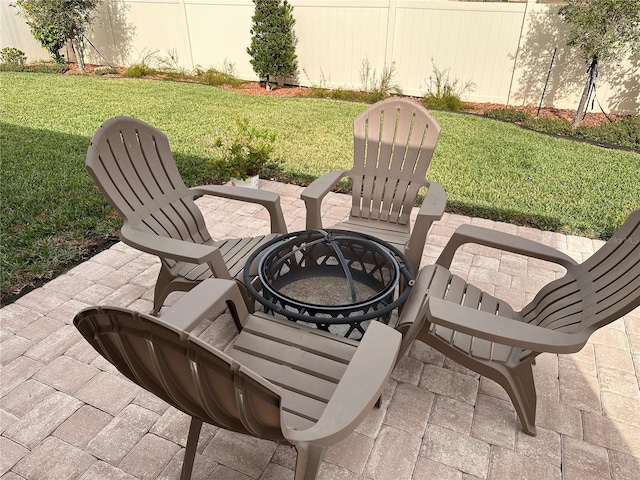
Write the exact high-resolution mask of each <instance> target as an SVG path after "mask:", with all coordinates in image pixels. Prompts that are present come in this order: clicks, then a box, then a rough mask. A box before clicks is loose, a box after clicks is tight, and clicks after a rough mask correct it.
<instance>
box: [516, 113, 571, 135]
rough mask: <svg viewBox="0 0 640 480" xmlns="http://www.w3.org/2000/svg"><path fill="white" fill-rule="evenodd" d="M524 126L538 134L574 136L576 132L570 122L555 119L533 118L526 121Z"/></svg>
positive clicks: (523, 123)
mask: <svg viewBox="0 0 640 480" xmlns="http://www.w3.org/2000/svg"><path fill="white" fill-rule="evenodd" d="M522 126H523V127H526V128H530V129H531V130H535V131H536V132H543V133H551V134H554V135H565V136H569V137H570V136H573V134H574V130H573V127H572V126H571V124H570V123H569V122H567V121H566V120H562V119H560V118H554V117H532V116H529V118H527V119H525V120H524V121H523V122H522Z"/></svg>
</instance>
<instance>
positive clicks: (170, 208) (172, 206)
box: [86, 117, 211, 243]
mask: <svg viewBox="0 0 640 480" xmlns="http://www.w3.org/2000/svg"><path fill="white" fill-rule="evenodd" d="M86 167H87V170H88V171H89V173H90V174H91V176H92V178H93V180H94V181H95V183H96V184H97V185H98V187H99V188H100V190H101V191H102V193H103V194H104V196H105V197H106V198H107V200H109V202H110V203H111V205H112V206H113V207H114V208H115V209H116V210H117V211H118V213H120V215H121V216H122V217H123V218H124V219H125V222H127V223H129V224H130V225H132V226H133V227H134V228H138V229H140V230H143V231H149V232H152V233H155V234H157V235H161V236H166V237H171V238H175V239H180V240H190V241H193V242H196V243H205V242H209V241H211V237H210V235H209V232H208V231H207V229H206V226H205V222H204V218H203V217H202V213H201V212H200V210H199V209H198V208H197V206H196V205H195V203H194V202H193V198H192V195H191V193H190V192H189V189H188V188H187V187H186V185H185V184H184V181H183V180H182V177H181V176H180V172H179V171H178V168H177V166H176V164H175V161H174V159H173V155H172V154H171V149H170V146H169V141H168V139H167V137H166V135H164V134H163V133H162V132H161V131H160V130H157V129H156V128H154V127H152V126H151V125H148V124H146V123H144V122H142V121H141V120H137V119H134V118H130V117H116V118H112V119H110V120H107V121H106V122H105V123H104V124H103V125H102V126H101V127H100V129H99V130H98V131H97V132H96V134H95V135H94V136H93V139H92V141H91V146H90V147H89V151H88V152H87V160H86Z"/></svg>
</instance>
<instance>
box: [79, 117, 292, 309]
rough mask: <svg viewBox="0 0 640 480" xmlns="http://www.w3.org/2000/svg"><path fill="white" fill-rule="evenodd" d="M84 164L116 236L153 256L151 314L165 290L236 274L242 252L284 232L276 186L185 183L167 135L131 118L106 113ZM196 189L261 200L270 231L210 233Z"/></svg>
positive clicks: (245, 255) (184, 288)
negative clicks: (112, 212)
mask: <svg viewBox="0 0 640 480" xmlns="http://www.w3.org/2000/svg"><path fill="white" fill-rule="evenodd" d="M86 167H87V170H88V171H89V174H90V175H91V177H92V178H93V180H94V182H95V183H96V185H97V186H98V187H99V188H100V190H101V191H102V193H103V194H104V196H105V197H106V198H107V200H108V201H109V202H110V203H111V205H112V206H113V208H115V209H116V210H117V211H118V213H119V214H120V215H121V216H122V217H123V219H124V225H123V227H122V229H121V230H120V237H121V239H122V241H123V242H124V243H126V244H127V245H130V246H132V247H134V248H137V249H139V250H142V251H144V252H147V253H151V254H154V255H158V256H159V257H160V260H161V263H162V266H161V269H160V273H159V275H158V279H157V281H156V286H155V294H154V304H153V311H152V313H154V314H155V313H157V312H158V311H159V310H160V308H161V307H162V305H163V303H164V300H165V299H166V297H167V295H169V294H170V293H171V292H174V291H188V290H190V289H191V288H193V287H194V286H195V285H197V284H198V283H199V282H201V281H202V280H204V279H206V278H209V277H212V276H213V277H217V278H237V279H238V280H239V279H241V277H242V270H243V268H244V265H245V262H246V260H247V258H248V257H249V255H250V254H251V253H252V252H253V251H254V250H255V249H256V248H257V247H259V246H260V245H262V244H263V243H265V242H267V241H269V240H270V239H272V238H274V237H275V236H276V235H277V234H282V233H287V227H286V224H285V221H284V216H283V214H282V208H281V206H280V198H279V196H278V194H276V193H274V192H266V191H262V190H251V189H246V188H234V187H230V186H223V185H204V186H199V187H194V188H187V187H186V185H185V184H184V181H183V180H182V177H181V176H180V173H179V172H178V169H177V167H176V164H175V161H174V159H173V155H172V154H171V149H170V147H169V141H168V140H167V137H166V135H165V134H164V133H162V132H161V131H160V130H157V129H156V128H154V127H152V126H151V125H148V124H146V123H145V122H143V121H141V120H138V119H135V118H130V117H115V118H112V119H110V120H107V121H106V122H105V123H104V124H103V125H102V126H101V127H100V128H99V129H98V131H97V132H96V133H95V135H94V136H93V138H92V140H91V145H90V146H89V150H88V151H87V158H86ZM198 195H215V196H219V197H225V198H232V199H236V200H243V201H246V202H252V203H258V204H260V205H262V206H264V207H265V208H266V209H267V210H268V212H269V214H270V215H271V232H272V233H271V234H270V235H262V236H256V237H250V238H241V239H237V238H236V239H225V240H222V241H217V242H216V241H214V240H213V239H212V238H211V236H210V234H209V232H208V231H207V228H206V226H205V222H204V218H203V216H202V213H201V212H200V209H199V208H198V207H197V205H196V204H195V203H194V197H195V196H198ZM247 299H248V297H247Z"/></svg>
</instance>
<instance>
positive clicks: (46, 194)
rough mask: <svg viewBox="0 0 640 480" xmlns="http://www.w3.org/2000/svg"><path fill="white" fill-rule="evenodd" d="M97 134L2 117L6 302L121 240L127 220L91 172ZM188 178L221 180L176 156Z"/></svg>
mask: <svg viewBox="0 0 640 480" xmlns="http://www.w3.org/2000/svg"><path fill="white" fill-rule="evenodd" d="M90 142H91V139H90V138H89V137H86V136H82V135H72V134H66V133H60V132H54V131H51V130H41V129H33V128H27V127H22V126H19V125H13V124H9V123H4V122H0V148H1V151H2V164H1V166H0V173H1V175H2V189H0V271H1V272H2V276H1V279H0V281H1V283H0V285H1V289H0V290H1V291H0V294H1V298H0V302H1V303H2V304H3V305H6V304H8V303H12V302H13V301H15V300H17V299H18V298H19V297H20V296H22V295H24V294H25V293H27V292H29V291H31V290H32V289H34V288H36V287H38V286H41V285H42V284H44V283H46V282H47V281H49V280H51V279H52V278H54V277H55V276H57V275H59V274H60V273H62V272H65V271H67V270H68V269H69V268H71V267H73V266H75V265H77V264H78V263H81V262H83V261H85V260H87V259H88V258H90V257H91V256H93V255H94V254H96V253H98V252H100V251H102V250H104V249H105V248H108V247H110V246H111V245H113V244H114V243H115V242H117V241H118V230H119V228H120V226H121V225H122V220H121V219H120V218H119V216H118V215H117V213H116V212H115V211H114V210H113V209H112V208H111V206H110V205H109V204H108V203H107V201H106V200H105V198H104V197H103V195H102V193H101V192H100V191H99V189H98V188H97V187H96V186H95V185H94V183H93V181H92V179H91V177H90V176H89V175H88V173H87V172H86V170H85V167H84V161H85V156H86V152H87V148H88V147H89V144H90ZM176 163H177V164H178V167H179V169H180V170H181V172H182V174H183V176H184V178H185V183H187V185H194V184H196V183H198V182H200V181H202V180H203V179H205V178H215V175H212V174H211V172H209V171H207V164H206V160H204V159H202V158H198V157H195V156H189V155H176Z"/></svg>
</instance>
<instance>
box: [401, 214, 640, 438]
mask: <svg viewBox="0 0 640 480" xmlns="http://www.w3.org/2000/svg"><path fill="white" fill-rule="evenodd" d="M465 243H477V244H481V245H486V246H489V247H494V248H498V249H501V250H504V251H508V252H513V253H518V254H521V255H526V256H529V257H533V258H538V259H542V260H546V261H549V262H555V263H557V264H559V265H561V266H563V267H564V268H565V269H566V270H567V272H566V274H565V275H564V276H563V277H562V278H559V279H557V280H554V281H552V282H550V283H549V284H547V285H545V286H544V287H543V288H542V289H541V290H540V292H539V293H538V294H537V295H536V296H535V298H534V299H533V300H532V301H531V302H530V303H529V304H528V305H527V306H526V307H525V308H523V309H522V311H520V312H516V311H514V310H513V309H512V308H511V307H510V306H509V305H508V304H507V303H505V302H504V301H503V300H500V299H498V298H495V297H494V296H492V295H489V294H487V293H485V292H483V291H482V290H480V289H479V288H477V287H474V286H473V285H470V284H468V283H466V282H465V281H464V280H463V279H462V278H460V277H458V276H456V275H453V274H452V273H451V272H449V270H448V268H449V266H450V265H451V261H452V259H453V257H454V254H455V252H456V250H457V248H458V247H460V246H461V245H463V244H465ZM638 306H640V209H638V210H635V211H634V212H632V213H631V215H630V216H629V218H628V219H627V221H626V222H625V223H624V224H623V225H622V226H621V227H620V229H619V230H618V231H617V232H616V233H615V234H614V235H613V237H612V238H611V239H610V240H609V241H608V242H607V243H606V244H605V245H604V246H603V247H602V248H600V249H599V250H598V251H597V252H595V253H594V254H593V255H592V256H591V257H589V258H588V259H587V260H586V261H584V262H583V263H581V264H578V263H576V262H575V261H574V260H573V259H572V258H570V257H569V256H567V255H565V254H563V253H561V252H559V251H557V250H555V249H553V248H551V247H548V246H546V245H541V244H539V243H536V242H533V241H531V240H527V239H523V238H520V237H516V236H513V235H509V234H505V233H502V232H497V231H493V230H487V229H483V228H480V227H476V226H471V225H463V226H461V227H459V228H458V229H457V230H456V232H455V233H454V234H453V236H452V237H451V240H450V241H449V243H448V244H447V246H446V247H445V249H444V250H443V252H442V254H441V255H440V257H439V258H438V260H437V262H436V264H435V265H431V266H427V267H425V268H423V269H422V271H421V272H420V274H419V276H418V279H417V281H416V285H415V286H414V288H413V290H412V292H411V296H410V297H409V299H408V300H407V303H406V304H405V309H404V310H403V312H402V315H401V318H400V319H399V321H398V326H397V328H398V330H400V331H401V332H402V333H403V335H404V339H403V347H402V350H403V351H404V350H405V349H406V348H407V347H408V345H409V343H410V342H411V341H412V340H413V339H414V338H417V339H418V340H421V341H423V342H425V343H427V344H428V345H431V346H432V347H434V348H435V349H436V350H439V351H440V352H442V353H443V354H445V355H446V356H448V357H450V358H451V359H453V360H455V361H456V362H458V363H459V364H461V365H463V366H465V367H467V368H469V369H471V370H473V371H475V372H477V373H480V374H481V375H484V376H486V377H488V378H490V379H492V380H494V381H496V382H497V383H499V384H500V385H501V386H502V387H503V388H504V389H505V390H506V391H507V393H508V394H509V397H510V398H511V401H512V402H513V405H514V407H515V409H516V412H517V413H518V416H519V418H520V422H521V424H522V428H523V430H524V431H525V432H526V433H528V434H530V435H535V434H536V428H535V418H536V390H535V385H534V378H533V371H532V364H533V362H534V360H535V358H536V356H537V355H539V354H540V353H542V352H550V353H575V352H578V351H579V350H581V349H582V347H583V346H584V345H585V343H586V342H587V340H588V339H589V337H590V336H591V334H592V333H593V332H595V331H596V330H597V329H599V328H600V327H603V326H605V325H607V324H609V323H611V322H613V321H614V320H616V319H618V318H620V317H622V316H624V315H626V314H627V313H629V312H631V311H632V310H633V309H635V308H636V307H638Z"/></svg>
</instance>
